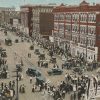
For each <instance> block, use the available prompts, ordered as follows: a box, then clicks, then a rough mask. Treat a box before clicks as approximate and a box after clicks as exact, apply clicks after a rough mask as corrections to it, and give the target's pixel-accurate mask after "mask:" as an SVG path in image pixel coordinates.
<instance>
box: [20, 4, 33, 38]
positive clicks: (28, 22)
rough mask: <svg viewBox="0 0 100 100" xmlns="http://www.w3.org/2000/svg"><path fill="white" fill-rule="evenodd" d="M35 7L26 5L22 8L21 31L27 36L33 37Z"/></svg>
mask: <svg viewBox="0 0 100 100" xmlns="http://www.w3.org/2000/svg"><path fill="white" fill-rule="evenodd" d="M32 9H33V6H31V5H24V6H21V7H20V11H21V12H20V15H21V27H20V30H21V31H22V32H24V33H25V34H27V35H29V36H32V32H33V21H32V18H33V15H32Z"/></svg>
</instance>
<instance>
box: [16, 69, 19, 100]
mask: <svg viewBox="0 0 100 100" xmlns="http://www.w3.org/2000/svg"><path fill="white" fill-rule="evenodd" d="M18 85H19V84H18V70H17V69H16V86H17V88H16V100H19V93H18Z"/></svg>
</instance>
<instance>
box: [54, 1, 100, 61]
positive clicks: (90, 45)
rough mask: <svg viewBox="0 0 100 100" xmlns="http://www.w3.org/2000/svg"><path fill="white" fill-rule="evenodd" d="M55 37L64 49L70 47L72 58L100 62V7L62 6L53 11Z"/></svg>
mask: <svg viewBox="0 0 100 100" xmlns="http://www.w3.org/2000/svg"><path fill="white" fill-rule="evenodd" d="M53 14H54V30H53V36H54V37H55V39H56V40H57V43H58V45H59V46H62V48H64V47H65V44H67V47H69V50H70V53H71V55H72V56H80V55H81V56H84V57H85V59H86V61H88V62H92V61H93V60H96V61H100V5H99V4H94V5H89V3H87V2H86V1H85V0H84V1H83V2H81V3H80V5H79V6H65V5H63V4H61V5H60V6H58V7H56V8H55V9H54V10H53Z"/></svg>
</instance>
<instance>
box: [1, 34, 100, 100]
mask: <svg viewBox="0 0 100 100" xmlns="http://www.w3.org/2000/svg"><path fill="white" fill-rule="evenodd" d="M6 38H11V39H12V41H13V45H12V46H6V45H5V43H4V40H5V39H6ZM15 39H18V40H19V43H15V42H14V41H15ZM0 42H1V47H3V48H4V49H6V52H7V64H8V67H9V78H8V79H1V81H3V82H5V83H8V82H9V81H10V80H16V77H14V76H15V75H16V73H15V72H13V71H14V70H15V65H16V64H17V63H20V62H21V59H22V60H23V63H24V66H23V72H22V74H23V80H21V81H19V86H20V85H22V84H24V85H25V90H26V91H25V93H24V94H21V93H19V100H53V99H52V97H50V96H49V95H47V93H45V95H44V94H43V93H42V92H35V93H32V86H33V84H35V81H36V80H35V77H34V78H33V82H32V84H30V81H29V79H30V77H29V76H27V75H26V70H27V68H29V67H36V68H37V69H38V70H39V71H40V72H41V73H42V74H43V76H44V77H45V78H46V80H49V82H50V84H52V85H55V86H56V85H57V84H59V82H60V81H63V80H64V77H65V73H71V71H67V70H64V73H63V74H62V75H60V76H59V75H57V76H49V75H48V74H47V70H48V69H50V68H52V67H53V64H49V68H40V67H37V66H38V65H37V61H38V56H37V55H35V54H34V50H30V49H29V47H30V46H31V44H32V43H31V42H27V41H25V42H21V38H20V37H17V36H16V35H15V33H11V32H8V35H7V36H5V35H4V33H3V32H0ZM36 48H38V49H39V50H40V52H45V54H46V58H47V60H49V59H50V57H49V56H48V54H47V51H44V50H43V49H40V47H39V46H37V45H35V49H36ZM28 53H31V54H32V56H31V58H28ZM62 62H63V61H62V60H61V58H60V57H57V64H58V65H59V66H60V67H61V65H62ZM86 74H88V75H90V76H91V75H92V74H95V71H94V72H92V73H91V72H89V73H87V72H86ZM98 93H100V92H99V90H98ZM65 100H70V94H67V95H66V97H65ZM91 100H92V99H91ZM93 100H95V99H93Z"/></svg>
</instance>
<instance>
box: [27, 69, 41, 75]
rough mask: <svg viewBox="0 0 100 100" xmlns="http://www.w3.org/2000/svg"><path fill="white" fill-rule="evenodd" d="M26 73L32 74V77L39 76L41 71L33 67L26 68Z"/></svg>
mask: <svg viewBox="0 0 100 100" xmlns="http://www.w3.org/2000/svg"><path fill="white" fill-rule="evenodd" d="M26 74H27V75H28V76H33V77H35V76H41V73H40V72H39V71H38V70H36V69H35V68H28V69H27V71H26Z"/></svg>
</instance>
